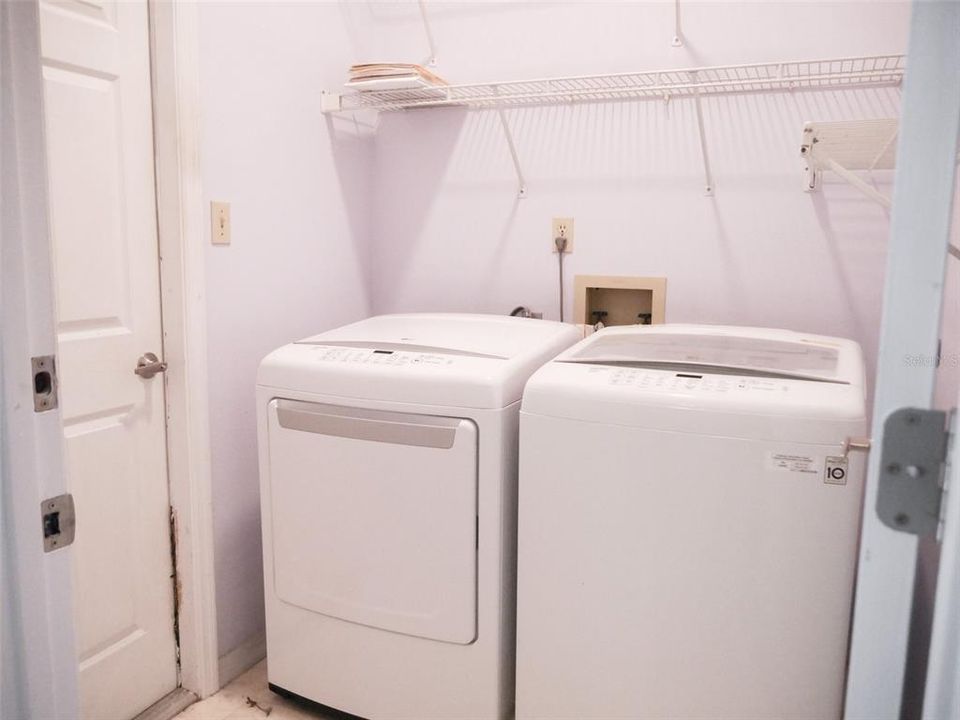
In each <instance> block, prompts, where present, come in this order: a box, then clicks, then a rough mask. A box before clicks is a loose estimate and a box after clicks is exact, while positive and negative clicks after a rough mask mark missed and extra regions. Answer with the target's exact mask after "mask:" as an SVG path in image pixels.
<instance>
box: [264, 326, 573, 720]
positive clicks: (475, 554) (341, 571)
mask: <svg viewBox="0 0 960 720" xmlns="http://www.w3.org/2000/svg"><path fill="white" fill-rule="evenodd" d="M580 337H581V335H580V332H579V331H578V330H576V329H575V328H574V327H573V326H570V325H561V324H560V323H552V322H544V321H539V320H527V319H520V318H509V317H497V316H481V315H393V316H382V317H374V318H370V319H368V320H364V321H362V322H358V323H355V324H353V325H348V326H346V327H343V328H340V329H339V330H334V331H332V332H327V333H323V334H322V335H317V336H314V337H311V338H307V339H305V340H302V341H300V342H297V343H293V344H291V345H287V346H285V347H282V348H280V349H279V350H276V351H275V352H273V353H272V354H270V355H269V356H267V358H266V359H264V361H263V362H262V364H261V366H260V370H259V373H258V376H257V414H258V425H259V443H260V487H261V501H262V521H263V555H264V573H265V583H264V584H265V595H266V625H267V668H268V679H269V682H270V684H271V686H272V687H273V688H274V689H275V690H277V691H278V692H287V693H291V694H295V695H299V696H302V697H305V698H308V699H310V700H313V701H316V702H319V703H321V704H323V705H327V706H330V707H333V708H337V709H339V710H343V711H346V712H349V713H353V714H356V715H360V716H363V717H366V718H377V719H379V718H410V719H426V718H438V719H439V718H443V719H444V720H451V719H453V718H464V719H466V718H470V719H471V720H479V719H482V718H490V719H491V720H493V719H499V718H506V717H507V716H508V715H509V714H510V712H511V711H512V706H513V700H514V647H515V644H514V636H515V579H516V560H515V558H516V476H517V424H518V413H519V405H520V396H521V393H522V391H523V386H524V383H525V382H526V381H527V378H528V377H529V376H530V374H531V373H532V372H533V371H534V370H536V369H537V368H538V367H539V366H541V365H542V364H543V363H544V362H546V361H548V360H549V359H550V358H552V357H554V356H555V355H556V354H557V353H559V352H560V351H561V350H563V349H565V348H567V347H569V346H570V345H572V344H573V343H575V342H576V341H577V340H579V339H580Z"/></svg>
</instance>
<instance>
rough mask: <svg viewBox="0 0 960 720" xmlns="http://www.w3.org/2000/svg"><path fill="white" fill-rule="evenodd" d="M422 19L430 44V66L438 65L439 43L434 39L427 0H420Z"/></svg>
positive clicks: (428, 60)
mask: <svg viewBox="0 0 960 720" xmlns="http://www.w3.org/2000/svg"><path fill="white" fill-rule="evenodd" d="M420 19H421V20H423V32H424V33H425V34H426V36H427V45H429V46H430V55H429V57H427V65H428V66H429V67H436V66H437V45H436V43H435V42H434V40H433V30H431V28H430V18H429V17H428V16H427V3H426V0H420Z"/></svg>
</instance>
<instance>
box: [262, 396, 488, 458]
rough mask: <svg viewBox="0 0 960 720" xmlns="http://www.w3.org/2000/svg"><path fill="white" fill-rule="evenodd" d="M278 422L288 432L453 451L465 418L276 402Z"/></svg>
mask: <svg viewBox="0 0 960 720" xmlns="http://www.w3.org/2000/svg"><path fill="white" fill-rule="evenodd" d="M273 404H275V406H276V412H277V421H278V422H279V423H280V427H282V428H286V429H288V430H299V431H301V432H309V433H316V434H319V435H332V436H334V437H343V438H351V439H354V440H366V441H369V442H384V443H392V444H395V445H413V446H417V447H429V448H438V449H442V450H449V449H450V448H452V447H453V444H454V442H455V441H456V437H457V429H458V428H459V427H460V425H461V423H465V422H466V423H469V422H470V421H469V420H464V419H462V418H449V417H438V416H434V415H415V414H412V413H394V412H385V411H383V410H368V409H365V408H355V407H346V406H342V405H327V404H325V403H308V402H301V401H298V400H274V401H273Z"/></svg>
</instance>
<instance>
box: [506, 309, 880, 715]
mask: <svg viewBox="0 0 960 720" xmlns="http://www.w3.org/2000/svg"><path fill="white" fill-rule="evenodd" d="M865 429H866V420H865V416H864V376H863V361H862V357H861V352H860V348H859V346H858V345H857V344H856V343H853V342H851V341H849V340H840V339H836V338H829V337H818V336H812V335H803V334H799V333H793V332H787V331H780V330H764V329H749V328H733V327H711V326H680V325H674V326H670V325H665V326H655V327H643V328H640V327H628V328H609V329H606V330H603V331H601V332H599V333H597V334H596V335H593V336H591V337H589V338H587V339H586V340H584V341H583V342H582V343H580V344H578V345H576V346H574V347H572V348H570V349H569V350H568V351H566V352H565V353H563V354H561V355H560V356H559V357H558V358H557V359H556V360H554V361H553V362H551V363H549V364H548V365H546V366H544V367H543V368H541V369H540V370H539V371H538V372H537V373H535V374H534V375H533V377H532V378H531V379H530V381H529V382H528V384H527V387H526V390H525V391H524V397H523V408H522V411H521V418H520V449H521V452H520V488H519V569H518V598H517V602H518V607H517V612H518V615H517V717H518V718H520V719H521V720H527V719H531V718H543V719H546V718H549V719H550V720H558V719H560V718H571V719H572V718H577V719H578V720H581V719H586V718H604V720H610V719H612V718H622V719H625V718H630V720H637V719H641V718H642V719H647V718H684V719H685V720H688V719H693V718H710V719H711V720H716V719H720V718H730V719H733V718H735V719H736V720H746V719H748V718H755V719H757V720H761V719H762V720H769V719H770V718H780V719H784V718H797V719H798V720H799V719H801V718H802V719H803V720H816V719H824V718H840V717H841V714H842V707H843V690H844V676H845V672H846V659H847V639H848V633H849V627H850V614H851V604H852V594H853V587H854V575H855V565H856V557H857V538H858V527H859V518H860V509H861V501H862V488H863V474H864V464H865V459H864V456H863V453H857V452H851V453H849V454H846V453H845V442H846V441H847V439H848V438H851V437H855V436H860V435H863V433H864V431H865Z"/></svg>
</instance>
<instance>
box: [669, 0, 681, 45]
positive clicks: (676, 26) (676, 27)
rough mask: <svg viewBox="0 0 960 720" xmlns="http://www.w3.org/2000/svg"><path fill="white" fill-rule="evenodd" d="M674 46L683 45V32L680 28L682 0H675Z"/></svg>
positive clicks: (672, 43)
mask: <svg viewBox="0 0 960 720" xmlns="http://www.w3.org/2000/svg"><path fill="white" fill-rule="evenodd" d="M670 44H671V45H673V47H683V32H682V31H681V30H680V0H673V42H671V43H670Z"/></svg>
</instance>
